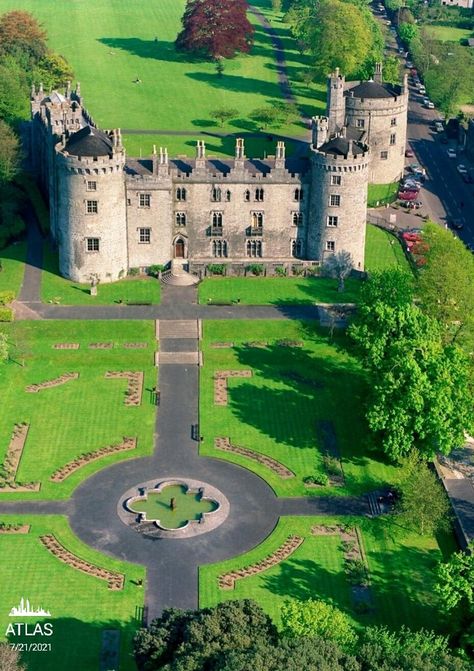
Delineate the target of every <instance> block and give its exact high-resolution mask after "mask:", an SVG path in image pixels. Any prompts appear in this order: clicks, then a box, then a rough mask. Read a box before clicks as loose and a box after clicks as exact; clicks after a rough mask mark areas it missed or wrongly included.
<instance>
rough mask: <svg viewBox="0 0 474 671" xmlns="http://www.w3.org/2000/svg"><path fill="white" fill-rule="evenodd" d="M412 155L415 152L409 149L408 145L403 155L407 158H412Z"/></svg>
mask: <svg viewBox="0 0 474 671" xmlns="http://www.w3.org/2000/svg"><path fill="white" fill-rule="evenodd" d="M414 155H415V154H414V153H413V150H412V149H410V147H408V148H407V149H405V156H406V157H407V158H413V157H414Z"/></svg>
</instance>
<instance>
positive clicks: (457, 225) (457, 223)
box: [447, 219, 464, 231]
mask: <svg viewBox="0 0 474 671" xmlns="http://www.w3.org/2000/svg"><path fill="white" fill-rule="evenodd" d="M447 224H448V226H449V228H454V229H456V231H460V230H461V228H464V221H463V220H462V219H448V221H447Z"/></svg>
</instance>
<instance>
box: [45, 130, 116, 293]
mask: <svg viewBox="0 0 474 671" xmlns="http://www.w3.org/2000/svg"><path fill="white" fill-rule="evenodd" d="M55 150H56V172H57V180H58V189H57V193H58V207H57V213H58V214H57V224H56V242H57V244H58V247H59V271H60V273H61V275H64V276H65V277H68V278H70V279H72V280H74V281H75V282H90V281H92V280H93V279H98V280H100V281H101V282H112V281H114V280H118V279H120V277H121V276H123V275H124V274H126V272H127V269H128V254H127V219H126V195H125V178H124V166H125V150H124V148H123V147H122V143H121V137H120V131H112V132H110V133H105V132H103V131H100V130H99V129H97V128H94V127H92V126H91V125H87V126H85V127H84V128H82V129H81V130H79V131H78V132H76V133H74V134H72V135H69V137H68V138H67V139H66V138H65V137H63V141H62V142H61V143H59V144H58V145H56V147H55Z"/></svg>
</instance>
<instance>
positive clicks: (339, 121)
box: [326, 68, 346, 133]
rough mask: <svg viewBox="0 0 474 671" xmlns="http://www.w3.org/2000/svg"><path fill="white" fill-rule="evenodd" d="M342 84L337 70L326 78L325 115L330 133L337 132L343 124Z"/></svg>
mask: <svg viewBox="0 0 474 671" xmlns="http://www.w3.org/2000/svg"><path fill="white" fill-rule="evenodd" d="M344 82H345V79H344V77H343V76H342V75H341V74H339V68H336V69H335V71H334V72H333V73H331V74H330V75H329V77H328V81H327V108H326V110H327V111H326V114H327V117H328V119H329V132H330V133H334V132H336V131H337V130H339V129H340V128H342V127H343V126H344V123H345V116H346V104H345V101H344Z"/></svg>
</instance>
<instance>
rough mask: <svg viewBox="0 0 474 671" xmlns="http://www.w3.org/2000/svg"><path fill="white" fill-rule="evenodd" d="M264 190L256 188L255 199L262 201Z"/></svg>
mask: <svg viewBox="0 0 474 671" xmlns="http://www.w3.org/2000/svg"><path fill="white" fill-rule="evenodd" d="M263 197H264V192H263V189H255V200H256V201H258V202H259V203H261V202H262V201H263Z"/></svg>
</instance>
